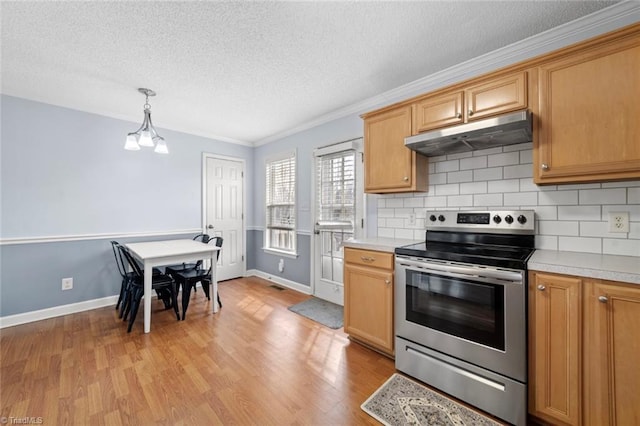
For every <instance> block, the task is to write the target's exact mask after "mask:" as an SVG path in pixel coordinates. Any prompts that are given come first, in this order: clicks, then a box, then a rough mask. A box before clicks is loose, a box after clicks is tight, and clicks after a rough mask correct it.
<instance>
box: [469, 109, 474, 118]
mask: <svg viewBox="0 0 640 426" xmlns="http://www.w3.org/2000/svg"><path fill="white" fill-rule="evenodd" d="M472 115H473V110H472V109H470V110H469V117H471V116H472Z"/></svg>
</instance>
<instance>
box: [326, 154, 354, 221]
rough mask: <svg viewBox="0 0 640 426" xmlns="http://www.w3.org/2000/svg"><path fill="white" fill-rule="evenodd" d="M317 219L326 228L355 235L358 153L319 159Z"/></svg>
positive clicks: (333, 155)
mask: <svg viewBox="0 0 640 426" xmlns="http://www.w3.org/2000/svg"><path fill="white" fill-rule="evenodd" d="M318 161H319V163H318V167H317V173H318V175H317V182H318V185H317V188H318V194H317V200H319V202H318V204H317V205H318V209H319V211H318V219H319V222H320V223H323V222H324V223H326V224H327V226H332V224H333V226H334V227H339V228H343V229H345V228H346V229H349V230H351V231H353V225H354V223H353V222H354V220H355V207H356V203H355V186H356V178H355V152H354V151H343V152H338V153H335V154H330V155H324V156H322V157H318Z"/></svg>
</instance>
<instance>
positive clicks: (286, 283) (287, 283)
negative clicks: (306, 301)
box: [244, 269, 311, 294]
mask: <svg viewBox="0 0 640 426" xmlns="http://www.w3.org/2000/svg"><path fill="white" fill-rule="evenodd" d="M244 276H245V277H250V276H256V277H260V278H264V279H265V280H268V281H272V282H274V283H276V284H279V285H281V286H283V287H287V288H290V289H291V290H295V291H299V292H300V293H304V294H311V287H309V286H308V285H304V284H300V283H297V282H295V281H291V280H288V279H286V278H281V277H278V276H275V275H273V274H268V273H266V272H262V271H259V270H257V269H249V270H248V271H247V272H245V274H244Z"/></svg>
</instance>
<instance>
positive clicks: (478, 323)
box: [395, 210, 535, 425]
mask: <svg viewBox="0 0 640 426" xmlns="http://www.w3.org/2000/svg"><path fill="white" fill-rule="evenodd" d="M534 235H535V220H534V211H533V210H523V211H481V212H475V211H474V212H467V211H433V212H431V211H430V212H427V231H426V238H425V242H424V243H420V244H414V245H411V246H405V247H399V248H396V250H395V258H396V272H395V278H396V286H395V331H396V368H397V369H398V370H400V371H403V372H405V373H407V374H409V375H411V376H413V377H416V378H417V379H419V380H421V381H423V382H425V383H427V384H429V385H432V386H433V387H435V388H438V389H440V390H442V391H444V392H446V393H448V394H450V395H452V396H454V397H456V398H459V399H461V400H463V401H465V402H467V403H469V404H471V405H473V406H476V407H478V408H480V409H482V410H484V411H486V412H488V413H491V414H493V415H495V416H496V417H499V418H501V419H503V420H506V421H508V422H510V423H513V424H517V425H520V424H522V425H524V424H525V423H526V413H527V386H526V382H527V327H526V318H527V312H526V294H527V274H526V264H527V260H528V259H529V257H530V256H531V254H532V253H533V251H534Z"/></svg>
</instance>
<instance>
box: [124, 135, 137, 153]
mask: <svg viewBox="0 0 640 426" xmlns="http://www.w3.org/2000/svg"><path fill="white" fill-rule="evenodd" d="M124 149H126V150H128V151H139V150H140V145H138V141H137V140H136V134H135V133H129V134H128V135H127V141H126V142H125V144H124Z"/></svg>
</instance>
